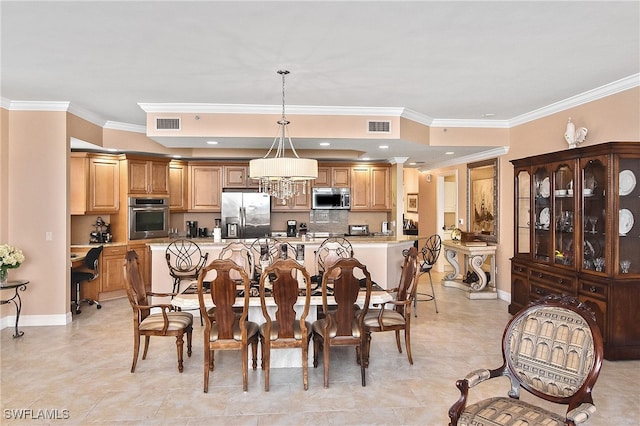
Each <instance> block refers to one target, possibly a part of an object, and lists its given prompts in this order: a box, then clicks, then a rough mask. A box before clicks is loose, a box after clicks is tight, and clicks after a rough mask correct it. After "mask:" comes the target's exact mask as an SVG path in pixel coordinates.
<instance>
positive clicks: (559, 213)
mask: <svg viewBox="0 0 640 426" xmlns="http://www.w3.org/2000/svg"><path fill="white" fill-rule="evenodd" d="M574 164H575V163H574ZM574 171H575V166H572V165H569V164H559V165H557V166H555V167H554V172H553V224H552V225H553V245H554V251H553V253H554V259H553V261H554V263H555V264H556V265H565V266H574V265H575V243H574V230H575V215H574V212H575V202H574V197H573V173H574Z"/></svg>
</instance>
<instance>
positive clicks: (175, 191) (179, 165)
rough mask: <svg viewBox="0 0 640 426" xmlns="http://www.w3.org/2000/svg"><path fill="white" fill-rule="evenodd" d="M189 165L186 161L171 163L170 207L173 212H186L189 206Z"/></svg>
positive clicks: (173, 161)
mask: <svg viewBox="0 0 640 426" xmlns="http://www.w3.org/2000/svg"><path fill="white" fill-rule="evenodd" d="M188 176H189V166H188V163H187V162H186V161H178V160H172V161H171V162H170V163H169V208H170V210H171V211H172V212H184V211H187V208H188V207H189V204H188V193H189V186H188V185H189V181H188Z"/></svg>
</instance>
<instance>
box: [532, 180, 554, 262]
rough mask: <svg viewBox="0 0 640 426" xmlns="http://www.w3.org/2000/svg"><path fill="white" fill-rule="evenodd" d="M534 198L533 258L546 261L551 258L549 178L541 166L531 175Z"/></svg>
mask: <svg viewBox="0 0 640 426" xmlns="http://www.w3.org/2000/svg"><path fill="white" fill-rule="evenodd" d="M533 183H534V188H535V198H534V202H533V213H534V216H533V217H534V218H535V222H534V227H533V258H534V259H535V260H539V261H542V262H548V261H549V260H550V259H552V258H553V256H552V254H553V252H552V249H551V235H550V232H551V231H550V227H551V214H552V212H551V191H552V189H551V180H550V177H549V171H548V170H547V168H545V167H542V168H539V169H537V170H536V171H535V174H534V175H533Z"/></svg>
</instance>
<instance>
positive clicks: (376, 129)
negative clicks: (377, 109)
mask: <svg viewBox="0 0 640 426" xmlns="http://www.w3.org/2000/svg"><path fill="white" fill-rule="evenodd" d="M367 124H368V126H369V132H370V133H390V132H391V122H390V121H368V122H367Z"/></svg>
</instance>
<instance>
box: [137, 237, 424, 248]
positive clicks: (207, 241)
mask: <svg viewBox="0 0 640 426" xmlns="http://www.w3.org/2000/svg"><path fill="white" fill-rule="evenodd" d="M272 238H273V239H276V240H278V241H282V242H287V243H290V244H299V243H300V244H320V243H322V242H323V241H324V240H325V239H326V238H325V237H316V238H312V239H308V238H306V239H302V238H300V237H272ZM345 238H347V239H348V240H349V241H350V242H351V244H371V243H403V242H407V241H415V240H416V237H415V236H410V235H393V236H388V235H387V236H385V235H381V236H361V237H360V236H357V237H345ZM255 240H256V238H247V239H235V238H234V239H223V240H222V241H220V242H214V241H213V238H192V239H191V241H193V242H194V243H196V244H198V245H221V246H225V245H227V244H229V243H232V242H243V243H251V242H253V241H255ZM171 241H173V240H172V239H170V238H164V239H160V238H159V239H155V240H148V241H147V244H148V245H150V246H158V245H164V246H166V245H167V244H169V243H171Z"/></svg>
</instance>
